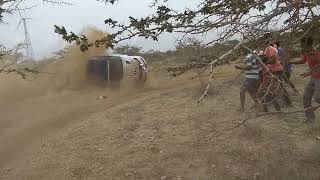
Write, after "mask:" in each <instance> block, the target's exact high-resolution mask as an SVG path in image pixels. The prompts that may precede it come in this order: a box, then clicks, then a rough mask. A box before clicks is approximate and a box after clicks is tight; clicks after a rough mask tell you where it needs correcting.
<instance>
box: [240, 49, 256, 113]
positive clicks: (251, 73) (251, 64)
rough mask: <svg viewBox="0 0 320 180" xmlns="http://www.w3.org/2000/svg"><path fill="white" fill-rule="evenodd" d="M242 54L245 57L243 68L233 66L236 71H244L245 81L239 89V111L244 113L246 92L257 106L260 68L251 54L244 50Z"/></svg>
mask: <svg viewBox="0 0 320 180" xmlns="http://www.w3.org/2000/svg"><path fill="white" fill-rule="evenodd" d="M244 54H245V55H246V58H245V61H244V66H237V65H236V66H235V68H236V69H240V70H245V79H244V80H243V82H242V85H241V88H240V101H241V109H240V111H242V112H244V111H245V108H244V103H245V94H246V92H247V91H248V92H249V94H250V96H251V98H252V99H253V101H254V102H255V106H258V104H259V103H258V99H257V91H258V86H259V71H260V66H259V63H258V59H257V58H256V57H255V56H254V55H253V54H251V52H250V51H248V50H246V49H244Z"/></svg>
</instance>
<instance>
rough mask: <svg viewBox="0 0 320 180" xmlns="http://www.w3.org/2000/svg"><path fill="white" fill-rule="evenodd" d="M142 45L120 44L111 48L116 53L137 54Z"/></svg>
mask: <svg viewBox="0 0 320 180" xmlns="http://www.w3.org/2000/svg"><path fill="white" fill-rule="evenodd" d="M141 50H142V47H139V46H131V45H128V44H126V45H122V46H118V47H116V48H114V49H113V51H114V52H115V53H116V54H125V55H129V56H138V55H140V54H141Z"/></svg>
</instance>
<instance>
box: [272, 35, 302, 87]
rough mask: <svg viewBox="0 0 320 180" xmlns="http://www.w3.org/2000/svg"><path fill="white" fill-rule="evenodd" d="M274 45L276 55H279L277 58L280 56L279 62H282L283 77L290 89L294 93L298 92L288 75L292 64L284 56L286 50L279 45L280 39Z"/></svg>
mask: <svg viewBox="0 0 320 180" xmlns="http://www.w3.org/2000/svg"><path fill="white" fill-rule="evenodd" d="M275 45H276V46H277V50H278V55H279V58H280V63H281V64H282V67H283V78H284V80H285V81H286V82H287V83H288V84H289V86H290V87H291V89H292V90H293V91H294V92H295V93H298V90H297V88H296V87H295V86H294V84H293V83H292V81H290V77H291V73H292V64H290V63H288V61H287V58H286V52H285V50H284V49H283V48H282V47H281V43H280V41H276V42H275Z"/></svg>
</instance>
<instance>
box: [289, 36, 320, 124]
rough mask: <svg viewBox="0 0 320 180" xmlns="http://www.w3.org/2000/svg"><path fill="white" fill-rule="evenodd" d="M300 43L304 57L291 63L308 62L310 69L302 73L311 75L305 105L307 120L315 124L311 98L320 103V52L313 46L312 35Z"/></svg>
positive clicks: (303, 75)
mask: <svg viewBox="0 0 320 180" xmlns="http://www.w3.org/2000/svg"><path fill="white" fill-rule="evenodd" d="M300 43H301V48H302V54H303V58H302V59H301V60H300V61H296V62H291V64H304V63H306V62H307V63H308V66H309V71H308V72H306V73H303V74H301V76H302V77H307V76H311V78H310V80H309V82H308V83H307V85H306V86H305V89H304V95H303V106H304V108H305V109H308V110H306V111H305V115H306V119H307V122H308V123H312V124H313V123H314V122H315V118H316V117H315V113H314V111H313V110H312V109H311V108H312V103H311V100H312V98H314V100H315V101H316V102H317V103H320V71H319V67H320V52H319V51H316V50H315V49H314V48H313V39H312V38H311V37H308V38H302V39H301V42H300Z"/></svg>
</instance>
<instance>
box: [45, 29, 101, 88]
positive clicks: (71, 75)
mask: <svg viewBox="0 0 320 180" xmlns="http://www.w3.org/2000/svg"><path fill="white" fill-rule="evenodd" d="M81 34H85V35H86V36H87V38H88V39H89V42H91V41H94V40H96V39H101V38H103V37H105V36H107V33H106V32H103V31H101V30H99V29H97V28H95V27H86V28H84V30H83V31H82V32H81ZM67 48H68V49H69V53H68V54H67V55H66V56H65V57H64V59H63V60H62V63H61V65H60V67H57V68H58V69H57V71H56V76H55V77H54V79H53V84H52V86H51V87H52V88H53V89H56V90H61V89H72V90H77V89H82V88H86V87H87V86H89V84H88V83H87V77H86V63H87V61H88V58H89V57H91V56H95V55H99V54H106V51H107V50H106V48H105V47H104V46H101V47H98V48H97V47H91V48H89V50H88V51H86V52H81V51H80V48H79V46H77V45H70V46H68V47H67Z"/></svg>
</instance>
